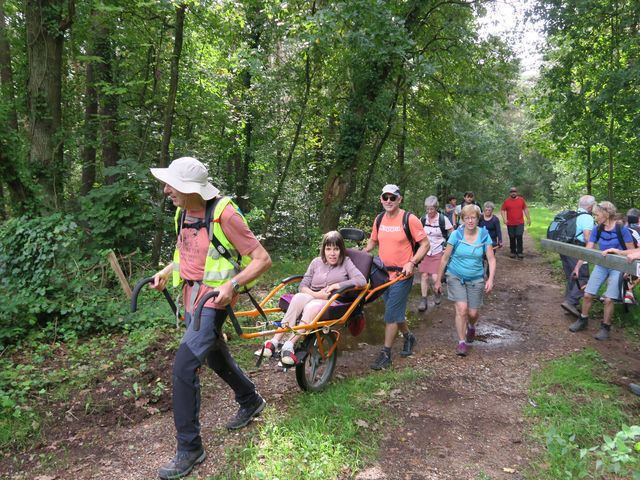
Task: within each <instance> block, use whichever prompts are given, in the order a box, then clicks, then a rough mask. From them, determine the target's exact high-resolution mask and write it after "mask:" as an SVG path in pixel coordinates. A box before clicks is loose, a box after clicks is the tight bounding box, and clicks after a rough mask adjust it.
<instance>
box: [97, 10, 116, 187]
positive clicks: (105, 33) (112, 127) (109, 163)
mask: <svg viewBox="0 0 640 480" xmlns="http://www.w3.org/2000/svg"><path fill="white" fill-rule="evenodd" d="M94 30H95V32H96V40H95V41H96V54H97V56H99V57H100V58H101V59H102V61H101V62H99V63H98V64H97V65H96V76H97V81H98V83H99V84H101V85H103V86H102V87H101V88H100V89H99V90H98V103H99V111H100V136H101V144H102V164H103V165H104V166H105V167H107V168H108V167H115V166H116V165H117V164H118V160H119V157H120V145H119V144H118V96H117V95H115V94H113V93H112V92H111V91H110V90H111V88H112V87H115V86H116V85H115V83H116V80H115V79H114V78H113V77H114V75H113V69H114V67H113V61H114V56H115V55H114V48H113V44H112V40H111V33H112V27H111V25H108V24H107V23H105V22H104V21H100V18H99V17H98V18H97V19H96V22H95V29H94ZM116 180H117V179H116V176H115V175H113V174H108V175H105V178H104V183H105V184H106V185H113V184H114V183H115V181H116Z"/></svg>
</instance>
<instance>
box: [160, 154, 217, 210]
mask: <svg viewBox="0 0 640 480" xmlns="http://www.w3.org/2000/svg"><path fill="white" fill-rule="evenodd" d="M150 170H151V174H152V175H153V176H154V177H156V178H157V179H158V180H160V181H161V182H164V183H166V184H167V185H169V186H170V187H171V188H175V189H176V190H177V191H179V192H180V193H199V194H200V196H201V197H202V198H203V199H204V200H211V199H212V198H213V197H215V196H216V195H218V194H219V193H220V190H218V189H217V188H216V187H214V186H213V185H211V184H210V183H209V172H207V167H205V166H204V165H203V164H202V162H200V161H199V160H196V159H195V158H193V157H181V158H178V159H176V160H174V161H173V162H171V164H170V165H169V167H168V168H151V169H150Z"/></svg>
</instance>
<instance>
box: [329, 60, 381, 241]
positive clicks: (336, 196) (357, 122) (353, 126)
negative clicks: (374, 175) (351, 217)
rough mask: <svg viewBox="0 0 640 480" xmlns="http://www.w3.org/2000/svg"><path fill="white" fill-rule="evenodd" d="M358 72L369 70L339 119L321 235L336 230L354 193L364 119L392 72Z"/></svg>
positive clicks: (374, 68) (378, 69)
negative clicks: (351, 193)
mask: <svg viewBox="0 0 640 480" xmlns="http://www.w3.org/2000/svg"><path fill="white" fill-rule="evenodd" d="M360 68H370V74H369V75H363V76H362V77H361V81H359V82H357V83H356V84H355V85H354V86H353V89H352V90H351V92H350V98H349V102H348V103H347V107H346V110H345V112H344V113H343V114H342V116H341V117H342V118H341V122H340V131H339V132H340V133H339V134H338V143H337V145H336V152H335V163H334V165H333V167H332V168H331V170H330V171H329V175H328V176H327V181H326V182H325V187H324V192H323V199H322V210H321V213H320V230H321V231H322V232H323V233H324V232H328V231H330V230H335V229H336V228H337V227H338V222H339V220H340V215H341V214H342V207H343V205H344V202H345V200H346V198H347V195H348V193H349V192H351V191H353V178H354V175H353V173H354V170H355V169H356V168H357V164H358V154H359V152H360V149H361V147H362V144H363V143H364V139H365V132H366V130H367V115H368V113H369V111H370V109H371V105H372V104H373V102H375V100H376V99H377V98H378V96H379V95H380V93H381V92H382V90H383V87H384V83H385V81H386V79H387V78H388V76H389V73H390V71H391V65H390V64H374V65H370V66H361V67H360Z"/></svg>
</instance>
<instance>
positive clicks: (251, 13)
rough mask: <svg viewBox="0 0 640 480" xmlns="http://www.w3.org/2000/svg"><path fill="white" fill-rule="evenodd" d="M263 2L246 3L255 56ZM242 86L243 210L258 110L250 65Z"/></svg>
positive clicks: (239, 190) (239, 182) (239, 186)
mask: <svg viewBox="0 0 640 480" xmlns="http://www.w3.org/2000/svg"><path fill="white" fill-rule="evenodd" d="M262 4H263V2H261V1H258V2H252V3H250V4H249V5H247V13H246V17H247V19H246V21H247V26H246V32H247V43H248V46H249V49H250V50H251V52H252V55H254V56H255V57H256V58H257V57H258V56H259V55H261V53H260V52H259V48H260V39H261V37H262V31H263V28H264V22H265V13H264V11H263V8H262V7H263V5H262ZM240 77H241V79H242V86H243V95H242V96H243V98H244V100H243V102H242V103H243V105H244V107H245V113H244V129H243V131H244V153H243V155H242V161H241V163H240V165H239V168H237V169H236V196H237V200H238V206H239V207H240V209H241V210H242V211H243V212H248V211H249V210H250V205H249V173H250V171H251V164H253V161H254V157H255V152H254V149H255V146H254V139H253V135H254V122H255V119H256V118H257V115H258V112H257V110H256V108H255V101H254V99H253V93H252V91H251V86H252V82H253V78H252V74H251V67H246V68H245V69H244V70H243V71H242V73H241V74H240Z"/></svg>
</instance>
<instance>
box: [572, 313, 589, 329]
mask: <svg viewBox="0 0 640 480" xmlns="http://www.w3.org/2000/svg"><path fill="white" fill-rule="evenodd" d="M588 325H589V317H583V316H582V315H580V316H579V317H578V319H577V320H576V321H575V322H573V323H572V324H571V325H569V330H571V331H572V332H574V333H575V332H579V331H580V330H584V329H585V328H587V326H588Z"/></svg>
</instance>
